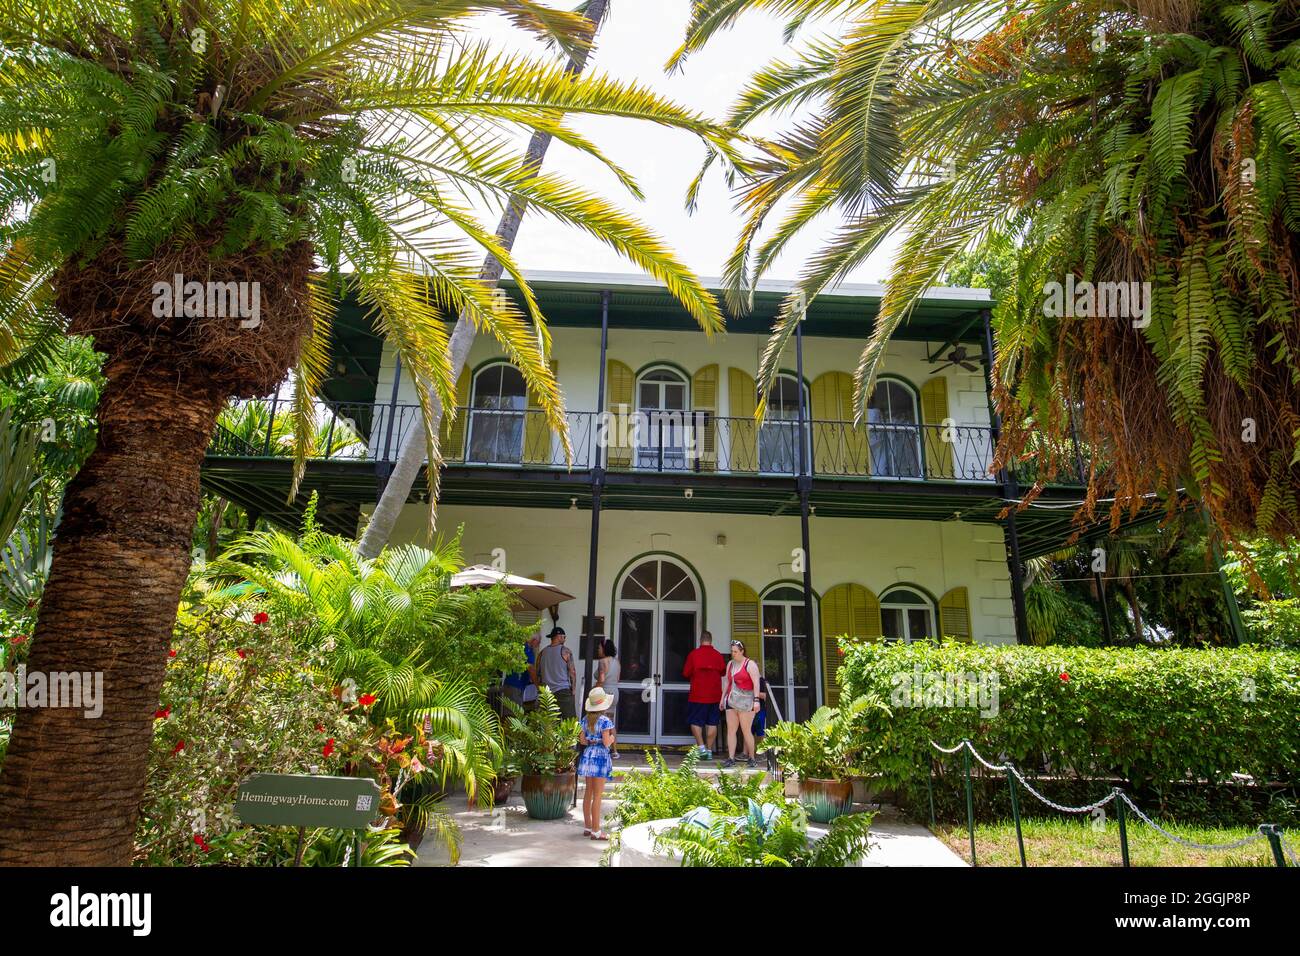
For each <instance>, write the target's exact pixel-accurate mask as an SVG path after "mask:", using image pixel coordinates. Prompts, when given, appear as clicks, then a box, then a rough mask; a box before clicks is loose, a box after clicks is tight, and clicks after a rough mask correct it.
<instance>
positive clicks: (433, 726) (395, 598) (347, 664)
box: [200, 528, 517, 832]
mask: <svg viewBox="0 0 1300 956" xmlns="http://www.w3.org/2000/svg"><path fill="white" fill-rule="evenodd" d="M459 565H460V551H459V545H458V543H457V542H451V543H446V544H440V545H439V546H438V547H436V548H433V549H428V548H422V547H419V546H417V545H403V546H400V547H395V548H388V549H385V550H384V551H383V552H381V553H380V555H379V556H378V557H376V558H374V559H373V560H371V559H363V558H359V557H357V555H356V553H355V545H354V543H353V542H352V541H350V540H347V539H344V538H341V537H338V536H337V535H331V534H326V533H324V532H322V531H319V530H314V529H311V528H309V529H308V530H307V531H306V532H305V533H304V534H303V535H302V537H301V538H300V539H295V538H293V537H291V536H289V535H286V534H284V533H282V532H279V531H265V532H255V533H251V534H248V535H245V536H244V537H243V538H242V539H240V540H239V541H238V542H237V543H236V544H235V545H233V546H232V547H231V548H230V549H228V550H227V552H226V554H225V555H224V556H223V557H222V559H220V560H218V561H213V562H211V563H209V564H208V565H207V566H206V567H205V568H204V569H203V572H202V575H201V577H200V581H202V582H203V587H204V589H205V590H207V591H208V592H209V593H210V594H218V595H219V594H228V595H230V596H231V597H230V602H231V603H233V604H237V605H240V606H241V607H242V603H241V602H242V601H243V595H244V593H245V592H246V590H247V589H246V588H244V587H241V586H240V585H244V584H251V585H253V586H254V588H255V589H256V593H257V595H258V597H257V607H258V609H264V610H265V611H266V612H267V613H268V614H269V615H270V618H271V620H272V621H273V622H274V621H281V620H282V621H297V622H305V623H306V625H307V626H306V628H305V630H304V631H303V633H302V637H301V640H302V641H303V646H302V648H301V650H302V651H303V653H304V655H305V656H313V657H314V656H316V655H319V656H320V657H321V658H322V659H324V660H325V661H326V662H327V663H326V667H327V669H328V670H329V673H330V676H331V677H332V678H333V679H334V681H335V682H336V684H340V685H342V684H344V683H345V682H347V681H349V680H350V681H351V686H353V687H354V688H355V689H356V691H358V692H365V693H369V694H372V695H373V696H374V697H375V698H376V700H375V703H374V705H373V706H372V707H370V708H369V709H368V713H369V715H370V717H371V719H372V721H374V722H375V723H376V725H377V726H380V727H383V726H385V725H386V723H387V722H388V721H392V723H393V726H394V727H395V729H396V730H397V732H399V733H403V734H413V733H414V732H415V731H416V730H417V728H423V729H424V733H425V736H426V737H427V739H429V740H431V741H433V742H434V743H435V744H436V746H437V747H438V749H439V750H440V752H441V758H440V759H439V760H438V762H437V763H436V764H435V765H434V767H432V768H430V769H429V770H428V771H427V772H425V775H426V776H428V777H431V778H433V779H432V781H431V782H433V783H435V784H436V788H435V789H436V790H439V791H440V790H443V789H445V788H446V787H447V786H448V785H450V784H460V785H463V786H464V788H465V792H466V794H467V795H468V796H469V799H470V800H472V801H476V802H478V803H479V804H480V805H486V804H487V802H488V800H489V798H490V795H491V793H492V788H491V787H490V786H488V787H484V786H483V784H484V783H490V781H491V780H492V778H493V775H494V772H495V771H494V770H493V767H494V766H495V765H496V763H497V761H498V758H499V756H500V752H501V746H502V745H501V730H500V727H499V725H498V722H497V719H496V715H495V713H494V712H493V711H492V708H491V707H489V706H488V704H487V701H486V698H485V696H484V694H483V690H482V688H480V687H475V686H474V685H473V684H472V683H470V682H468V681H467V680H465V679H464V678H463V677H460V676H457V675H453V674H448V673H443V672H440V671H439V670H438V669H437V668H436V667H435V666H434V664H433V661H434V659H435V658H436V657H437V656H438V653H437V645H438V643H439V642H440V640H441V639H442V638H443V637H444V635H445V634H446V633H447V631H448V630H449V629H450V628H452V627H454V626H455V625H456V623H457V620H458V614H459V612H460V611H461V609H462V608H463V607H464V605H465V604H466V603H467V602H468V601H470V600H471V599H472V596H471V595H469V594H467V593H464V592H457V591H452V590H451V586H450V585H451V575H452V574H453V573H454V572H455V571H456V570H457V569H458V568H459ZM232 583H234V584H235V585H236V586H234V587H231V586H229V585H231V584H232ZM209 603H213V601H212V599H209ZM243 609H244V610H245V611H246V610H247V608H243ZM516 646H517V645H516ZM417 782H418V781H417ZM419 809H420V811H421V813H422V814H425V815H430V816H432V817H436V818H438V819H439V820H440V821H441V829H442V830H445V829H446V827H447V825H448V821H447V820H442V818H441V816H440V814H439V808H438V806H437V805H436V802H435V801H423V802H422V805H421V806H420V807H419ZM417 829H418V830H419V831H420V832H423V830H424V826H423V823H421V825H420V826H419V827H418V828H417ZM451 829H452V830H453V831H454V825H452V826H451Z"/></svg>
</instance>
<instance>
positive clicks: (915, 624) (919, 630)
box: [907, 607, 934, 641]
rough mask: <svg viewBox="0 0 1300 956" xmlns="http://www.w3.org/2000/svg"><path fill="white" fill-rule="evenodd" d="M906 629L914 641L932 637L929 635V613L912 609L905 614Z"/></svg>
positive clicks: (919, 609)
mask: <svg viewBox="0 0 1300 956" xmlns="http://www.w3.org/2000/svg"><path fill="white" fill-rule="evenodd" d="M907 628H908V633H909V635H910V636H911V638H912V640H914V641H919V640H921V639H922V638H926V637H933V636H934V635H933V634H931V633H930V630H931V628H930V612H929V611H927V610H925V609H924V608H919V607H918V608H912V609H911V610H909V611H908V612H907Z"/></svg>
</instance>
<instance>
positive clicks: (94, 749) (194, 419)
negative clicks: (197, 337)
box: [0, 346, 225, 866]
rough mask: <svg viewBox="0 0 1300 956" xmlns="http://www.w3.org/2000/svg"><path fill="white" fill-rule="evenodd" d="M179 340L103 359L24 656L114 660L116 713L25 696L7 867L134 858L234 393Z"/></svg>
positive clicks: (1, 819) (69, 664) (4, 845)
mask: <svg viewBox="0 0 1300 956" xmlns="http://www.w3.org/2000/svg"><path fill="white" fill-rule="evenodd" d="M166 353H167V348H166V346H163V347H161V348H159V349H158V350H157V351H155V352H154V353H153V354H151V355H149V356H148V357H147V358H141V357H140V355H139V354H135V355H126V356H122V357H119V358H115V359H111V360H110V362H109V364H108V366H107V367H106V369H105V373H106V375H107V378H108V384H107V386H106V388H105V390H104V395H103V398H102V400H101V402H100V410H99V442H98V446H97V447H96V449H95V451H94V452H93V453H92V454H91V456H90V458H89V459H88V460H87V462H86V464H85V465H84V466H83V467H82V469H81V471H80V472H79V473H78V474H77V476H76V477H75V478H74V479H73V480H72V482H71V484H69V486H68V489H67V493H66V495H65V497H64V514H63V522H62V524H61V525H60V527H59V533H58V536H57V537H56V539H55V542H54V558H53V564H52V566H51V569H50V576H49V584H48V586H47V587H46V590H45V595H44V599H43V600H42V602H41V610H40V616H39V619H38V622H37V626H36V634H35V640H34V641H33V644H32V652H31V657H30V659H29V661H28V665H27V666H28V673H29V675H30V674H33V673H38V672H39V673H45V674H47V675H48V674H50V673H52V672H65V673H68V672H72V673H82V674H84V673H90V674H102V681H103V683H102V688H103V690H102V695H101V699H100V704H101V705H102V707H103V712H102V714H100V715H99V716H98V717H97V718H95V717H87V716H85V713H84V710H85V709H84V708H82V707H75V708H67V707H64V708H53V707H40V708H37V707H33V708H22V707H20V708H19V710H18V713H17V720H16V723H15V726H14V730H13V737H12V739H11V741H10V744H9V751H8V755H7V756H6V757H5V760H4V764H3V772H2V773H0V866H16V865H26V866H31V865H84V866H105V865H108V866H125V865H128V864H129V863H130V860H131V849H132V839H133V836H134V833H135V826H136V820H137V817H138V815H139V810H140V801H141V796H142V793H143V788H144V781H145V773H146V768H147V764H148V759H149V745H150V741H151V739H152V735H153V719H152V714H153V711H154V709H155V708H156V707H157V706H158V695H159V691H160V689H161V687H162V681H163V675H164V671H165V669H166V666H167V659H168V655H167V650H168V645H169V644H170V642H171V636H172V628H173V625H174V622H175V620H176V609H177V605H178V603H179V601H180V594H181V589H182V586H183V585H184V583H185V578H186V574H187V572H188V570H189V567H190V546H191V535H192V534H193V530H194V520H195V515H196V514H197V511H198V505H199V466H200V464H201V463H202V460H203V454H204V450H205V448H206V447H207V444H208V440H209V438H210V436H211V434H212V430H213V428H214V426H215V423H216V419H217V415H218V413H219V412H220V409H221V407H222V404H223V402H224V397H225V396H224V394H223V390H222V389H220V388H218V387H216V386H214V385H211V384H207V383H203V382H200V381H196V377H195V376H193V375H188V376H181V375H178V373H177V371H176V363H175V362H174V361H172V360H171V359H172V358H173V357H172V356H170V355H168V354H166Z"/></svg>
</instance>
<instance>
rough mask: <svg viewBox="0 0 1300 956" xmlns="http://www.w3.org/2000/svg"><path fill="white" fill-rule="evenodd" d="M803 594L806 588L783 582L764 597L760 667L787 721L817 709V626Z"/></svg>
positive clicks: (809, 714) (799, 717) (801, 718)
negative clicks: (809, 619) (811, 622)
mask: <svg viewBox="0 0 1300 956" xmlns="http://www.w3.org/2000/svg"><path fill="white" fill-rule="evenodd" d="M803 593H804V592H803V588H800V587H795V586H794V585H790V584H779V585H776V586H774V587H772V588H770V589H769V590H768V591H767V592H766V593H765V594H764V595H763V598H762V605H763V611H762V613H763V659H762V660H761V661H759V669H760V670H761V671H762V674H763V676H764V677H766V678H767V683H768V686H769V687H770V688H771V691H772V698H773V701H774V702H775V704H776V709H777V710H779V711H780V713H781V717H782V718H783V719H785V720H807V719H808V718H809V717H810V716H811V715H812V712H813V711H814V710H816V709H817V704H816V687H815V683H816V681H815V677H816V674H817V661H816V659H815V658H814V657H813V654H814V652H815V651H814V641H813V639H812V637H811V635H812V634H814V633H816V630H817V629H816V628H815V627H814V628H809V627H808V626H807V620H806V616H807V606H806V605H805V604H804V599H803ZM767 719H768V721H769V722H774V721H775V720H776V719H777V718H776V715H775V714H769V715H768V718H767Z"/></svg>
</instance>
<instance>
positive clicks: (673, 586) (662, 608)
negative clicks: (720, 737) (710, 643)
mask: <svg viewBox="0 0 1300 956" xmlns="http://www.w3.org/2000/svg"><path fill="white" fill-rule="evenodd" d="M614 596H615V614H614V621H615V627H614V644H615V645H616V647H617V648H618V660H619V665H620V678H619V684H618V713H617V723H618V738H619V740H622V741H627V742H629V743H652V744H653V743H658V744H679V743H689V742H690V740H691V739H692V738H691V729H690V725H689V723H688V722H687V719H686V711H687V708H686V704H687V696H688V694H689V692H690V684H689V682H688V681H686V680H685V678H683V677H682V667H683V666H684V665H685V663H686V655H687V654H689V653H690V652H691V650H692V649H693V648H694V647H695V646H696V644H697V643H698V642H699V635H700V630H701V627H702V623H701V617H702V614H703V591H702V590H701V588H700V584H699V582H698V581H697V580H696V579H695V575H694V574H693V573H692V572H691V571H690V569H689V568H688V567H686V565H685V564H683V563H681V562H679V561H677V560H675V559H673V558H671V557H668V556H665V555H656V556H653V557H646V558H642V559H639V560H638V561H637V562H635V563H634V564H633V566H632V567H630V568H629V569H627V570H626V571H625V572H624V574H623V576H622V577H621V578H620V580H619V582H618V585H617V586H616V588H615V591H614Z"/></svg>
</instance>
